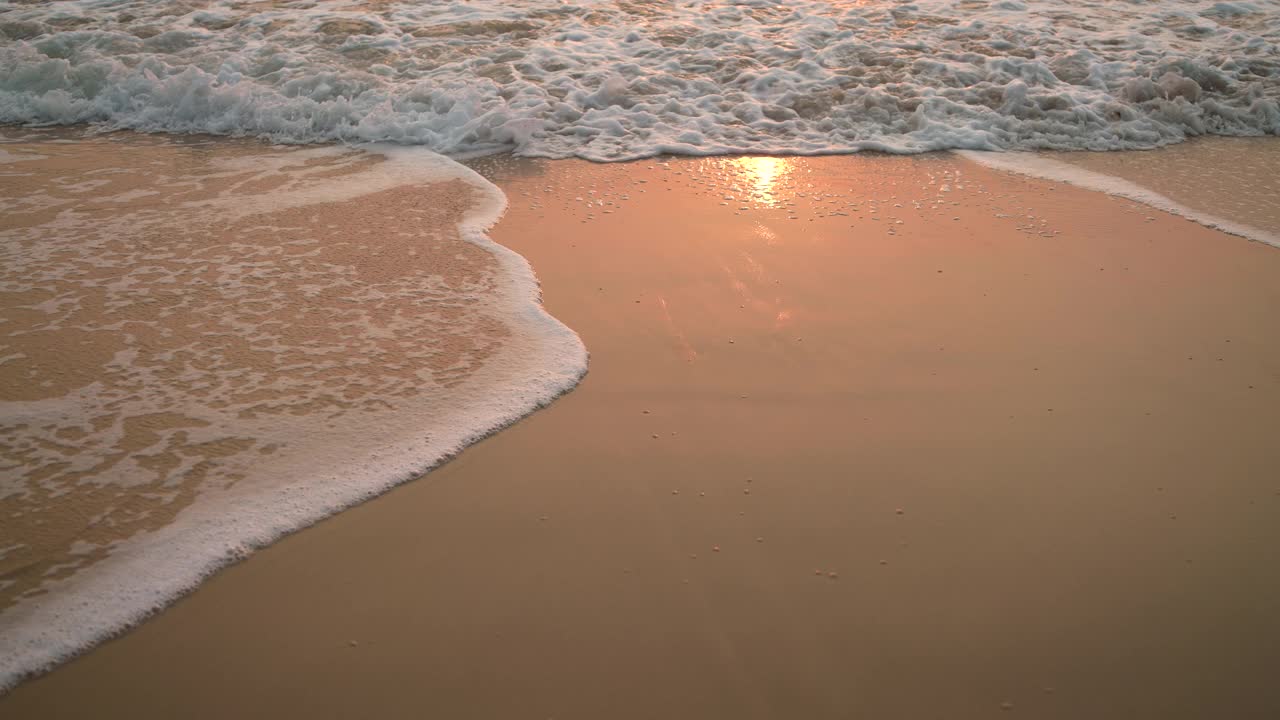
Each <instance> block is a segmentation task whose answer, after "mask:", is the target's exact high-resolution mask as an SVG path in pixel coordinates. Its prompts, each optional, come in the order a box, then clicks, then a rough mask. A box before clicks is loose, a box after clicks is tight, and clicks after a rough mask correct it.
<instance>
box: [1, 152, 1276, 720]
mask: <svg viewBox="0 0 1280 720" xmlns="http://www.w3.org/2000/svg"><path fill="white" fill-rule="evenodd" d="M479 167H481V168H482V169H483V171H484V172H486V173H488V174H489V175H491V176H492V177H493V178H494V179H495V181H496V182H497V183H498V184H499V185H500V186H501V187H502V188H503V190H504V191H505V192H506V193H507V194H508V196H509V197H510V198H511V200H512V207H511V209H510V211H509V212H508V214H507V216H506V218H505V219H504V220H503V221H502V222H501V223H500V224H499V226H498V227H497V228H495V230H494V232H493V237H494V239H495V240H497V241H498V242H501V243H503V244H505V245H508V246H510V247H512V248H513V249H515V250H517V251H518V252H520V253H521V254H523V255H525V256H526V257H528V258H529V259H530V261H531V262H532V263H533V265H534V267H535V268H536V269H537V271H538V273H539V276H540V278H541V280H542V282H543V287H544V292H545V302H546V305H547V307H548V309H549V310H550V311H551V312H552V313H553V314H554V315H555V316H557V317H558V318H560V319H561V320H563V321H564V322H565V323H567V324H568V325H569V326H570V327H572V328H574V329H575V330H577V331H578V332H579V333H581V335H582V336H583V338H584V340H585V342H586V344H587V346H588V348H590V350H591V352H592V366H591V373H590V375H589V376H588V377H587V379H586V380H585V381H584V383H583V384H582V385H581V387H580V388H579V389H578V390H576V391H575V392H573V393H571V394H570V395H568V396H567V397H565V398H562V399H561V400H560V401H558V402H556V403H555V404H554V405H552V406H551V407H550V408H549V409H547V410H545V411H543V412H539V413H537V414H536V415H534V416H533V417H531V418H529V419H527V420H525V421H524V422H521V423H519V424H518V425H516V426H515V427H513V428H511V429H509V430H508V431H505V432H503V433H501V434H500V435H497V436H495V437H493V438H490V439H488V440H486V441H484V442H482V443H481V444H479V445H478V446H476V447H474V448H472V449H470V450H468V451H466V452H465V453H463V454H462V455H461V456H460V457H459V458H457V459H456V460H455V461H453V462H451V463H450V464H449V465H447V466H445V467H443V468H441V469H440V470H438V471H436V472H433V473H432V474H431V475H430V476H428V477H427V478H426V479H425V480H423V481H419V482H414V483H410V484H408V485H406V486H403V487H401V488H399V489H397V490H394V491H392V492H391V493H389V494H388V495H386V496H385V497H383V498H381V499H379V500H376V501H374V502H370V503H367V504H365V505H362V506H360V507H357V508H354V509H352V510H349V511H347V512H344V513H342V514H340V515H338V516H335V517H334V518H332V519H331V520H329V521H326V522H324V523H321V524H320V525H318V526H316V527H315V528H313V529H311V530H308V531H306V532H304V533H300V534H297V535H294V536H292V537H290V538H288V539H286V540H284V541H282V542H280V543H278V544H276V545H274V546H272V547H270V548H268V549H266V550H264V551H262V552H260V553H258V554H257V555H255V556H254V557H252V558H251V559H250V560H249V561H247V562H245V563H242V564H240V565H237V566H235V567H232V568H229V569H228V570H226V571H224V572H222V573H221V574H219V575H218V576H217V577H216V578H214V579H213V580H211V581H210V582H209V583H207V584H206V585H205V586H204V587H202V588H201V589H200V590H199V591H198V592H196V593H194V594H193V595H191V596H190V597H189V598H187V599H185V600H183V601H182V602H180V603H179V604H178V605H176V606H175V607H173V608H171V609H169V610H168V611H166V612H165V613H163V614H162V615H161V616H159V617H157V618H156V619H154V620H152V621H150V622H148V623H146V624H145V625H143V626H142V627H141V628H139V629H138V630H137V631H135V632H132V633H130V634H129V635H127V636H126V637H123V638H121V639H120V640H118V641H114V642H111V643H109V644H107V645H105V646H103V647H101V648H99V649H98V650H96V651H94V652H92V653H90V654H89V655H87V656H85V657H83V658H81V659H78V660H76V661H74V662H72V663H70V664H69V665H67V666H66V667H64V668H62V669H60V670H58V671H56V672H54V673H52V674H50V675H48V676H45V677H42V678H39V679H36V680H34V681H32V682H29V683H27V684H26V685H23V686H21V687H19V688H18V689H17V690H15V691H14V692H13V693H12V694H11V695H10V696H8V697H7V698H5V699H4V700H0V713H3V714H4V715H5V716H6V717H14V718H27V717H31V718H34V717H42V718H55V717H72V716H77V715H80V714H84V713H90V712H91V713H92V714H93V715H94V716H96V717H107V718H110V717H121V718H124V717H128V718H135V717H138V716H139V715H143V716H146V715H181V716H184V717H211V718H213V717H218V718H221V717H229V716H260V717H351V716H369V717H448V718H463V717H467V718H506V717H534V718H551V717H554V718H561V719H563V718H658V717H661V718H699V719H705V718H735V719H740V718H804V719H806V720H813V719H817V718H848V717H866V718H876V719H887V718H926V717H948V718H979V717H991V716H996V715H1001V714H1002V713H1005V712H1008V713H1011V714H1017V715H1020V716H1023V717H1034V718H1039V719H1062V720H1067V719H1071V720H1078V719H1079V718H1090V719H1091V720H1098V719H1104V718H1117V719H1124V720H1132V719H1133V718H1161V719H1162V720H1169V719H1172V718H1188V719H1191V718H1197V719H1200V718H1206V717H1231V718H1267V717H1274V716H1276V715H1277V713H1280V688H1278V687H1277V686H1276V684H1275V682H1274V669H1275V668H1276V667H1280V618H1277V616H1276V613H1275V608H1276V607H1280V573H1277V572H1276V570H1275V555H1276V551H1277V548H1280V485H1278V484H1277V477H1280V444H1277V443H1276V442H1275V440H1274V429H1275V428H1276V427H1278V426H1280V373H1278V372H1277V368H1280V334H1278V333H1276V332H1275V328H1276V318H1277V317H1280V252H1277V251H1276V250H1275V249H1274V248H1270V247H1265V246H1262V245H1259V244H1256V243H1248V242H1245V241H1243V240H1240V239H1238V238H1232V237H1228V236H1225V235H1223V234H1220V233H1217V232H1214V231H1211V230H1208V229H1206V228H1203V227H1200V226H1198V225H1195V224H1193V223H1190V222H1188V221H1185V220H1183V219H1180V218H1177V217H1173V216H1169V215H1166V214H1163V213H1159V212H1153V211H1151V210H1150V209H1148V208H1145V207H1142V206H1139V205H1136V204H1135V203H1132V202H1130V201H1126V200H1119V199H1115V198H1110V197H1106V196H1103V195H1100V194H1096V193H1090V192H1086V191H1082V190H1078V189H1074V188H1071V187H1068V186H1064V185H1060V184H1053V183H1047V182H1042V181H1036V180H1030V179H1025V178H1020V177H1012V176H1007V175H1002V174H998V173H995V172H993V171H990V170H986V169H984V168H981V167H978V166H976V165H974V164H971V163H968V162H965V161H962V160H960V159H957V158H954V157H950V156H945V155H939V156H927V157H915V158H888V157H875V156H864V157H845V158H817V159H778V158H761V159H702V160H699V159H683V160H673V161H671V162H670V163H655V162H641V163H634V164H629V165H608V166H600V165H591V164H588V163H582V162H534V161H528V162H511V161H493V162H488V163H480V164H479ZM1148 217H1154V218H1155V219H1154V220H1152V221H1148V220H1147V218H1148Z"/></svg>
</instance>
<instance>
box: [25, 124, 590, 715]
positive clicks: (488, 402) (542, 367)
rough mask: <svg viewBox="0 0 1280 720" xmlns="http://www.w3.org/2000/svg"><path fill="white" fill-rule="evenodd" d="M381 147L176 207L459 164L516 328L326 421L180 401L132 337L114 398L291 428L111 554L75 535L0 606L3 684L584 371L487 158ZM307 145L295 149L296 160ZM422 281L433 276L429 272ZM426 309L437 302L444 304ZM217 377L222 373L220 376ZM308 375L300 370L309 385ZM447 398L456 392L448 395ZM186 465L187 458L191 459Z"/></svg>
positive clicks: (315, 191) (98, 387)
mask: <svg viewBox="0 0 1280 720" xmlns="http://www.w3.org/2000/svg"><path fill="white" fill-rule="evenodd" d="M370 150H371V151H373V152H378V153H382V154H384V155H386V157H387V160H386V161H385V162H382V163H380V164H378V166H377V167H375V168H373V169H369V170H361V171H359V172H355V173H352V174H349V175H346V176H343V177H342V178H341V179H337V180H328V181H323V182H321V183H319V184H311V185H307V186H305V187H302V188H301V189H289V188H285V189H284V190H281V191H278V192H273V193H268V194H266V195H263V196H261V197H259V198H258V199H257V200H250V201H246V200H245V198H244V195H239V196H236V197H229V198H225V199H224V200H223V201H221V202H214V203H213V204H212V205H210V204H208V203H204V204H200V205H198V206H192V207H187V208H179V209H178V210H179V211H180V212H182V213H183V214H184V216H185V215H189V214H192V213H194V214H196V215H199V214H200V213H202V212H205V211H208V212H211V213H216V214H217V216H218V217H221V218H224V219H225V220H224V221H229V220H230V219H234V218H235V217H241V218H244V217H249V216H251V215H253V214H254V213H255V212H258V211H264V210H269V211H279V210H281V209H282V208H288V207H294V208H300V207H308V206H311V205H313V204H315V203H321V202H330V201H339V200H341V201H348V200H350V199H352V198H353V197H363V196H365V195H368V194H370V193H374V192H378V191H380V190H385V189H390V188H395V187H400V186H405V185H422V184H425V183H433V182H439V181H444V180H461V181H463V182H465V183H467V184H469V185H471V186H473V187H474V188H475V189H476V190H477V193H478V197H479V201H478V202H477V203H476V204H475V205H474V206H472V207H471V209H470V211H469V212H468V214H467V215H466V217H465V219H464V220H463V221H462V222H461V223H460V225H459V231H460V233H461V235H462V237H463V238H464V239H465V240H467V241H469V242H472V243H475V244H476V245H478V246H480V247H481V248H483V249H484V250H486V251H487V252H488V253H490V254H492V256H493V257H495V258H496V259H497V262H498V265H499V273H498V281H497V283H496V285H495V286H494V287H491V288H490V287H485V288H484V289H483V290H484V292H483V294H482V295H476V296H475V297H472V298H470V300H469V301H468V302H474V303H480V304H481V305H482V306H483V307H485V308H488V309H489V310H490V311H492V312H493V313H495V314H496V315H497V316H498V317H500V318H502V320H503V322H504V325H505V326H506V328H507V329H508V331H509V332H508V333H507V335H505V336H504V337H503V339H502V342H501V347H500V348H498V349H497V350H495V351H494V353H493V355H491V356H490V357H488V358H487V359H486V360H485V361H484V363H483V364H482V365H481V366H480V367H479V368H478V369H476V370H475V371H474V373H473V374H471V375H469V376H468V377H467V380H466V382H463V383H461V384H458V385H457V386H456V387H450V388H448V389H447V392H446V391H444V390H442V391H441V392H438V393H435V394H430V395H427V396H425V399H423V400H417V401H413V400H402V399H400V398H399V397H397V400H398V401H399V406H398V407H397V408H396V410H395V411H394V412H386V413H377V412H369V413H364V414H361V415H360V416H358V417H357V418H355V419H354V420H353V419H352V418H346V419H345V421H344V422H342V423H341V426H340V427H336V428H333V427H329V426H330V424H331V423H330V422H329V416H327V415H315V414H312V415H308V416H305V417H295V416H292V415H285V416H284V417H287V418H289V420H288V422H284V421H283V420H282V419H281V418H280V417H277V416H271V417H267V418H262V419H259V420H255V419H253V418H245V417H242V416H240V415H239V414H237V410H239V409H243V408H244V407H245V406H244V405H240V406H234V405H233V406H231V407H230V408H228V409H225V410H221V411H220V410H218V409H217V408H215V407H210V406H208V405H203V406H202V405H201V404H200V403H198V402H192V401H191V400H190V399H185V402H186V403H187V406H183V402H184V396H183V395H182V392H181V391H175V390H172V389H166V388H164V387H157V386H155V385H151V384H149V383H150V380H148V379H147V376H146V375H145V372H146V369H145V368H139V367H137V360H136V358H135V357H134V355H136V351H135V350H128V351H126V352H123V353H121V354H120V355H119V356H118V357H117V358H116V360H115V361H113V362H114V364H115V365H117V366H120V367H122V368H128V369H129V371H130V372H131V373H133V376H134V377H136V378H143V380H144V386H145V388H146V389H145V390H144V391H143V392H140V393H137V394H136V395H135V396H131V397H127V398H124V399H123V400H122V399H119V398H112V401H113V402H115V403H116V404H120V403H122V402H127V403H128V405H127V407H129V408H130V409H131V410H132V411H134V412H136V413H144V412H147V411H154V410H166V409H167V410H170V411H173V410H174V409H175V408H176V409H177V410H179V411H181V412H183V413H184V414H189V415H192V416H193V417H196V418H199V419H200V420H201V421H202V422H206V423H208V424H209V426H208V427H205V428H198V429H190V428H189V430H190V431H191V432H192V433H193V437H194V438H196V439H201V438H206V437H207V438H217V437H219V436H225V435H227V434H228V433H239V434H246V433H247V434H250V435H252V436H254V437H256V438H257V439H259V440H260V441H261V442H264V443H267V442H278V443H279V444H280V445H281V446H282V448H283V449H281V450H279V451H278V452H275V453H274V454H272V455H262V456H255V457H254V458H253V461H252V471H251V472H250V473H248V474H247V475H246V476H245V477H244V478H242V479H240V480H238V481H237V482H235V483H234V484H227V483H220V482H206V483H205V484H204V485H203V486H201V487H200V488H199V493H198V495H197V497H196V499H195V500H194V501H193V502H192V504H191V505H189V506H188V507H186V508H185V509H183V510H182V511H181V512H179V513H178V514H177V515H176V516H175V517H174V519H173V521H172V522H170V523H169V524H167V525H164V526H162V527H160V528H159V529H156V530H152V531H146V532H140V533H137V534H135V535H133V536H132V537H129V538H128V539H124V540H122V541H118V542H115V543H114V544H113V545H112V546H111V547H110V553H109V555H108V556H107V557H106V558H105V559H101V560H99V561H97V562H93V563H86V562H85V561H86V560H87V559H88V558H87V554H88V553H91V552H93V551H94V550H95V549H96V546H93V545H90V544H87V543H82V542H79V541H77V542H76V543H75V544H73V545H72V546H71V547H70V552H69V555H70V556H71V560H70V561H69V562H68V563H66V564H65V565H61V566H54V567H52V568H50V570H49V572H50V573H54V574H57V573H61V572H69V571H75V572H74V573H73V574H71V576H70V577H69V578H66V579H61V580H59V579H56V578H51V579H50V580H49V581H47V582H46V583H45V584H44V585H42V589H43V590H46V591H47V592H44V593H43V594H39V595H29V596H24V597H22V598H21V599H19V600H18V602H17V603H15V604H14V605H12V606H11V607H9V608H6V609H5V610H4V611H3V612H2V613H0V648H3V652H0V692H3V691H4V690H5V689H7V688H10V687H12V686H13V685H15V684H16V683H17V682H19V681H20V680H21V679H22V678H24V677H26V676H29V675H31V674H33V673H37V672H40V671H43V670H45V669H48V668H50V667H52V666H53V665H55V664H56V663H58V662H61V661H63V660H65V659H67V658H69V657H71V656H72V655H75V654H77V653H79V652H82V651H84V650H85V649H87V648H88V647H91V646H92V645H94V644H96V643H98V642H100V641H102V640H103V639H105V638H108V637H110V636H112V635H114V634H116V633H119V632H121V631H122V630H124V629H126V628H128V627H130V626H132V625H134V624H136V623H137V622H139V621H140V620H142V619H144V618H145V617H147V616H148V615H150V614H152V613H154V612H156V611H157V610H158V609H160V608H162V607H163V606H165V605H166V604H168V603H169V602H171V601H172V600H173V599H174V598H176V597H178V596H179V595H181V594H183V593H185V592H187V591H189V590H190V589H192V588H193V587H195V586H196V585H197V584H198V583H199V582H200V581H201V580H202V579H203V578H205V577H207V576H208V575H209V574H211V573H213V572H214V571H216V570H217V569H218V568H220V567H222V566H224V565H226V564H228V563H230V562H234V561H235V560H237V559H239V558H242V557H244V556H245V555H246V554H248V553H250V552H252V551H253V550H254V549H256V548H259V547H262V546H264V545H266V544H268V543H270V542H272V541H274V540H276V539H278V538H279V537H281V536H282V535H284V534H287V533H289V532H292V531H294V530H297V529H299V528H302V527H305V526H307V525H310V524H312V523H314V522H316V521H318V520H320V519H322V518H324V517H326V516H328V515H331V514H333V513H335V512H338V511H339V510H342V509H343V508H346V507H349V506H351V505H353V504H356V503H359V502H362V501H364V500H366V499H369V498H371V497H373V496H375V495H378V494H380V493H382V492H384V491H385V490H387V489H388V488H390V487H392V486H394V485H397V484H399V483H402V482H405V481H407V480H410V479H412V478H415V477H419V476H421V475H422V473H424V472H426V471H427V470H429V469H430V468H432V467H434V466H436V465H437V464H439V463H440V462H442V461H444V460H445V459H447V458H449V457H451V456H452V455H454V454H455V453H457V452H458V451H460V450H461V449H462V448H464V447H465V446H467V445H469V444H471V443H473V442H475V441H477V440H479V439H480V438H482V437H485V436H486V435H488V434H491V433H493V432H495V431H497V430H499V429H501V428H502V427H505V426H506V425H508V424H510V423H512V422H514V421H516V420H517V419H519V418H521V417H523V416H524V415H527V414H528V413H530V412H532V411H534V410H535V409H537V408H539V407H542V406H544V405H546V404H547V403H549V402H550V401H551V400H552V399H554V398H555V397H557V396H558V395H560V394H562V393H564V392H566V391H568V390H569V389H571V388H572V387H573V386H574V385H575V384H576V383H577V382H578V380H579V379H580V378H581V377H582V375H583V374H584V373H585V371H586V361H587V354H586V350H585V348H584V347H583V345H582V342H581V340H580V339H579V338H578V336H577V335H576V334H575V333H574V332H573V331H572V330H570V329H569V328H567V327H565V326H564V325H563V324H561V323H560V322H559V321H557V320H556V319H555V318H553V317H551V316H550V315H549V314H547V313H546V311H545V310H544V309H543V308H542V306H541V303H540V290H539V286H538V282H537V280H536V278H535V276H534V273H533V270H532V268H531V267H530V266H529V264H528V263H527V262H526V261H525V260H524V258H523V257H521V256H520V255H518V254H516V253H515V252H512V251H511V250H508V249H507V248H505V247H502V246H500V245H497V244H495V243H493V242H492V241H490V240H489V239H488V238H487V237H486V236H485V234H484V233H485V231H486V229H487V228H489V227H490V226H491V225H492V224H493V223H494V222H496V221H497V219H498V218H499V217H500V216H501V214H502V213H503V212H504V210H505V208H506V199H505V197H504V196H503V194H502V193H501V192H500V191H499V190H498V189H497V188H496V187H495V186H493V185H492V184H490V183H488V182H487V181H485V180H484V179H483V178H481V177H480V176H479V175H477V174H476V173H475V172H474V171H472V170H470V169H468V168H466V167H463V166H461V165H458V164H457V163H454V162H452V161H450V160H447V159H445V158H442V157H440V156H438V155H435V154H434V153H431V152H429V151H426V150H423V149H413V148H403V147H387V146H376V147H371V148H370ZM341 152H346V151H340V150H335V149H332V148H324V149H317V150H314V151H313V150H307V151H302V154H303V155H306V154H307V153H312V154H318V155H319V156H323V155H324V154H326V153H327V154H334V153H341ZM298 159H299V157H298V155H297V154H293V163H294V164H297V160H298ZM263 163H265V164H268V165H269V161H268V160H261V161H260V163H259V164H263ZM233 164H234V163H233ZM171 210H172V209H171ZM171 210H170V211H171ZM166 212H169V211H166ZM55 222H63V221H62V220H59V221H55ZM36 259H37V260H39V259H40V258H38V257H37V258H36ZM422 282H424V283H426V285H423V287H428V286H429V285H430V283H431V282H432V281H431V279H430V278H425V279H423V280H422ZM232 290H233V291H234V288H232ZM50 310H51V311H57V310H58V309H57V308H51V309H50ZM422 310H423V312H424V313H429V312H430V311H431V308H430V307H429V306H424V307H423V308H422ZM302 349H303V350H305V344H304V346H303V347H302ZM312 362H315V363H319V365H317V367H320V368H322V369H323V367H324V363H325V362H326V360H325V359H324V357H323V354H322V353H321V354H319V356H318V358H317V359H316V360H314V361H312ZM277 370H279V371H280V373H279V374H280V382H285V383H288V382H291V381H290V380H289V375H288V372H287V371H286V370H287V369H286V368H277ZM212 375H215V374H214V373H197V374H195V375H193V376H192V377H191V378H189V379H193V380H209V379H210V376H212ZM181 379H182V378H179V380H181ZM212 381H213V382H217V377H216V376H215V377H213V378H212ZM292 382H296V380H295V381H292ZM305 389H307V388H306V387H303V386H299V390H300V391H301V390H305ZM102 392H104V390H103V388H102V383H93V384H92V385H89V386H87V387H84V388H80V389H78V390H76V391H74V392H72V393H70V394H69V395H67V396H64V397H61V398H55V399H50V400H37V401H27V402H7V403H4V404H3V405H2V406H0V417H3V418H5V419H6V420H11V421H13V420H16V421H22V422H25V421H27V420H28V419H31V418H37V419H40V420H42V422H32V423H29V426H30V428H31V429H30V431H31V432H36V431H37V429H38V427H39V426H41V425H43V424H44V422H43V421H46V420H49V419H50V418H53V419H54V420H56V421H58V422H63V423H65V422H66V420H67V419H68V418H71V419H75V418H77V417H83V415H84V413H85V408H91V407H94V403H95V402H99V399H98V398H97V395H98V394H100V393H102ZM441 398H445V399H447V400H448V403H447V404H446V405H444V406H441V405H439V404H438V403H439V402H440V401H441ZM51 422H52V421H51ZM117 431H118V430H108V431H105V432H107V433H111V432H117ZM200 433H203V434H200ZM110 439H111V438H107V441H108V442H109V441H110ZM11 469H12V468H11ZM174 472H175V473H177V474H181V472H182V468H179V469H178V470H176V471H174ZM127 474H128V473H127V472H120V473H115V474H112V473H110V472H104V473H102V476H101V477H93V478H90V479H89V480H90V481H92V482H94V483H107V482H117V483H118V484H121V485H122V486H127V484H128V483H129V482H130V478H128V477H126V475H127ZM117 475H119V477H116V476H117ZM24 482H25V481H24V480H23V479H22V478H21V477H15V476H14V475H12V474H11V473H10V474H8V475H0V494H3V493H4V492H8V491H14V492H19V493H20V492H22V488H23V487H24ZM12 550H14V548H5V549H4V551H3V552H6V553H7V552H9V551H12ZM82 564H83V565H84V566H83V567H81V565H82Z"/></svg>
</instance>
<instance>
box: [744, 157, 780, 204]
mask: <svg viewBox="0 0 1280 720" xmlns="http://www.w3.org/2000/svg"><path fill="white" fill-rule="evenodd" d="M732 162H733V164H734V165H736V166H738V167H739V168H740V169H742V170H744V171H746V174H747V176H748V179H749V181H750V182H751V196H752V199H754V200H756V201H757V202H762V203H765V204H767V205H777V204H778V183H779V182H780V181H782V180H783V179H784V178H785V177H786V176H787V175H789V174H790V173H791V165H792V161H791V159H790V158H780V157H769V156H757V157H742V158H735V159H734V160H733V161H732Z"/></svg>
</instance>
